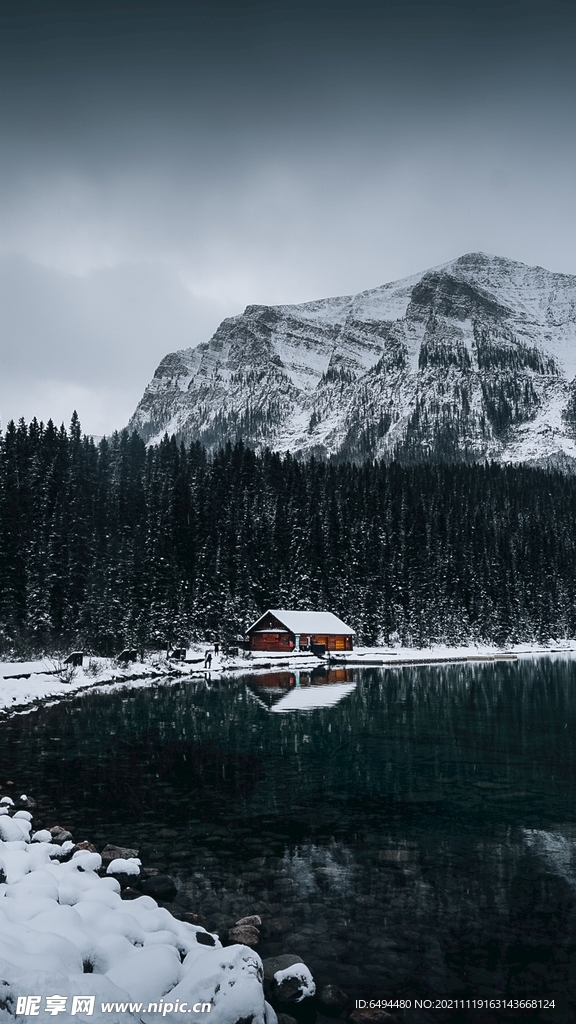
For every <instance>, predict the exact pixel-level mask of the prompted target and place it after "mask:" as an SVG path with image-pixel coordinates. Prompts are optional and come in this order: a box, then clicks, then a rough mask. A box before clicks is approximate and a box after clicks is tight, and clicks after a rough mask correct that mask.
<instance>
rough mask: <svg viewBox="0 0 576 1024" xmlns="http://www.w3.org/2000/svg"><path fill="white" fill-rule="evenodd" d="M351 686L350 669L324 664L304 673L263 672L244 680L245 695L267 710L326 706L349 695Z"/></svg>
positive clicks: (353, 683)
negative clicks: (245, 684) (246, 687)
mask: <svg viewBox="0 0 576 1024" xmlns="http://www.w3.org/2000/svg"><path fill="white" fill-rule="evenodd" d="M355 685H356V684H355V682H354V673H353V671H352V669H350V668H344V667H341V668H328V667H327V666H324V665H323V666H321V667H319V668H315V669H312V670H310V669H308V670H307V671H305V672H300V671H295V672H266V673H263V674H258V675H253V676H251V677H250V678H249V679H248V690H249V692H251V693H252V695H253V696H254V697H256V699H257V701H258V703H259V704H262V705H263V706H264V707H265V708H267V709H268V711H272V710H278V711H282V710H287V711H293V710H298V709H310V708H312V707H329V706H331V705H332V704H337V703H338V701H339V700H341V699H342V698H343V697H346V696H347V695H348V694H349V693H351V692H352V691H353V690H354V688H355ZM298 695H299V696H298Z"/></svg>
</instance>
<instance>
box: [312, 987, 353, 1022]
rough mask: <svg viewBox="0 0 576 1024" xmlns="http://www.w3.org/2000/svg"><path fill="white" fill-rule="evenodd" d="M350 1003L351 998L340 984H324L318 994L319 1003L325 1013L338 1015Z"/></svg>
mask: <svg viewBox="0 0 576 1024" xmlns="http://www.w3.org/2000/svg"><path fill="white" fill-rule="evenodd" d="M349 1004H350V998H349V997H348V996H347V995H346V993H345V992H343V991H342V989H341V988H338V985H324V986H323V987H322V989H321V990H320V992H319V994H318V1005H319V1007H320V1009H321V1010H322V1012H323V1013H326V1014H328V1016H329V1017H330V1016H336V1015H337V1014H339V1013H340V1012H341V1011H342V1010H344V1009H346V1007H347V1006H348V1005H349Z"/></svg>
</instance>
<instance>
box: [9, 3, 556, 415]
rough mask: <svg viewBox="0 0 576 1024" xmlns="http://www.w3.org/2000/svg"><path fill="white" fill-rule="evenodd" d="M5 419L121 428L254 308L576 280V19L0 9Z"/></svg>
mask: <svg viewBox="0 0 576 1024" xmlns="http://www.w3.org/2000/svg"><path fill="white" fill-rule="evenodd" d="M0 11H1V12H2V13H1V21H2V24H1V25H0V139H1V142H0V351H1V359H2V372H1V375H0V414H1V416H2V422H3V424H4V425H5V424H6V422H7V420H8V419H9V418H11V417H14V418H18V417H20V416H24V417H25V418H26V419H29V418H31V417H32V416H33V415H36V416H37V417H38V418H42V419H44V420H47V419H48V418H49V417H52V418H53V419H55V420H57V421H58V422H60V421H61V420H64V421H66V422H68V420H69V419H70V416H71V413H72V411H73V409H74V408H76V409H77V410H78V413H79V415H80V419H81V422H82V424H83V427H84V429H85V430H86V431H87V432H89V433H95V434H102V433H108V432H110V431H112V430H114V429H116V428H121V427H122V426H124V425H125V424H126V422H127V420H128V418H129V416H130V414H131V413H132V412H133V410H134V408H135V406H136V404H137V402H138V400H139V398H140V396H141V394H142V391H143V389H144V387H145V385H146V383H147V382H148V381H149V379H150V378H151V377H152V375H153V372H154V370H155V368H156V366H157V364H158V362H159V361H160V359H161V358H162V357H163V356H164V355H165V354H166V353H167V352H170V351H174V350H175V349H179V348H186V347H189V346H191V345H196V344H198V343H199V342H201V341H204V340H207V339H208V338H209V337H210V335H211V334H212V333H213V331H214V330H215V329H216V327H217V325H218V323H219V322H220V320H221V319H222V318H223V317H224V316H229V315H232V314H234V313H238V312H240V311H241V310H242V309H243V308H244V307H245V306H246V305H247V304H249V303H283V302H301V301H305V300H308V299H313V298H320V297H322V296H327V295H335V294H348V293H352V292H356V291H360V290H363V289H365V288H372V287H374V286H376V285H378V284H382V283H384V282H386V281H390V280H394V279H397V278H401V277H404V276H405V275H407V274H411V273H414V272H416V271H418V270H423V269H426V268H428V267H430V266H435V265H438V264H441V263H443V262H446V261H447V260H450V259H452V258H454V257H456V256H459V255H462V254H463V253H465V252H471V251H474V250H483V251H485V252H490V253H496V254H499V255H505V256H509V257H512V258H514V259H518V260H521V261H523V262H526V263H530V264H540V265H542V266H545V267H547V268H549V269H551V270H558V271H564V272H567V273H572V274H576V195H575V182H576V117H575V115H574V108H575V101H576V62H575V61H574V52H575V43H576V37H575V32H576V15H575V13H574V5H573V3H572V2H570V3H564V2H562V3H561V2H553V0H546V2H544V3H540V2H537V3H531V2H529V0H528V2H525V0H521V2H519V3H507V2H504V0H492V2H490V0H487V2H485V3H476V2H475V0H457V2H453V3H438V2H436V0H429V2H420V3H411V2H409V0H402V2H400V3H395V2H386V0H378V2H374V3H372V2H367V0H354V2H349V3H339V2H338V0H304V2H302V0H289V2H276V0H262V2H261V0H253V2H247V3H245V4H242V3H234V4H232V3H227V2H226V0H211V2H209V3H206V4H203V3H195V2H194V0H189V2H182V3H173V2H171V0H162V2H150V3H146V0H133V2H125V0H86V2H85V0H69V2H68V3H66V2H63V3H57V2H55V0H39V2H32V3H29V2H27V0H15V2H5V0H4V2H1V0H0Z"/></svg>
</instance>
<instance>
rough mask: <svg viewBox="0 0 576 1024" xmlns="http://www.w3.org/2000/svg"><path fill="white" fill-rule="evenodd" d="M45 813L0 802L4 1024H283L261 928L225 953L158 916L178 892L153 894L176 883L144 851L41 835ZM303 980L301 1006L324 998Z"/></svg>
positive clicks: (165, 914)
mask: <svg viewBox="0 0 576 1024" xmlns="http://www.w3.org/2000/svg"><path fill="white" fill-rule="evenodd" d="M36 807H37V805H36V802H35V801H34V799H32V798H30V797H28V796H27V795H25V794H22V795H21V796H20V797H16V799H15V800H14V799H12V797H9V796H3V797H1V798H0V1022H1V1024H8V1022H11V1024H14V1021H15V1020H23V1019H26V1017H28V1016H36V1017H37V1018H38V1020H40V1021H42V1020H48V1019H50V1018H51V1017H52V1016H53V1015H55V1014H58V1016H59V1018H60V1020H61V1021H68V1020H70V1021H72V1020H79V1021H84V1020H90V1021H92V1022H93V1024H97V1022H103V1021H106V1022H107V1024H120V1022H121V1021H130V1020H132V1021H139V1022H141V1024H155V1022H156V1021H160V1020H164V1019H165V1018H166V1017H168V1020H173V1021H176V1020H181V1019H182V1017H181V1014H182V1013H185V1012H188V1013H194V1012H195V1013H200V1012H211V1018H210V1019H211V1021H216V1022H217V1024H239V1022H240V1021H244V1020H251V1021H252V1022H253V1024H277V1017H276V1013H275V1012H274V1010H273V1009H272V1007H271V1006H270V1004H269V1003H268V1002H267V1001H266V998H265V988H266V987H267V986H266V972H265V965H264V964H263V962H262V960H261V958H260V957H259V955H258V954H257V953H256V952H255V951H254V949H253V948H251V946H253V945H255V944H257V941H258V936H259V933H258V930H257V928H254V927H253V925H254V923H255V922H257V923H258V924H261V921H260V918H257V917H254V918H246V919H245V920H244V921H239V922H237V924H236V926H235V927H234V928H233V929H231V930H230V931H229V936H228V945H226V946H223V945H222V943H221V941H220V938H219V936H218V935H217V934H215V933H213V932H208V931H207V930H206V929H205V928H203V927H202V926H201V925H199V924H196V923H192V922H191V921H190V920H181V919H180V915H176V914H175V912H174V913H173V912H172V910H171V909H169V907H167V906H160V905H159V903H158V902H157V900H158V899H160V900H166V899H171V898H172V895H174V894H175V893H176V888H175V886H174V888H173V893H172V894H170V893H166V892H164V893H163V895H162V896H161V895H159V894H158V893H157V890H158V884H156V890H154V889H153V890H152V891H154V893H155V895H156V899H154V898H153V897H152V895H150V894H149V893H148V892H147V890H146V883H147V882H148V886H149V888H150V883H160V882H161V881H162V882H163V883H164V885H165V883H166V882H172V879H170V878H168V877H164V876H162V878H161V877H160V876H158V875H156V876H155V873H154V872H153V871H147V870H146V869H143V868H142V863H141V861H140V860H139V858H138V856H137V854H138V851H137V850H122V849H121V848H117V847H107V848H106V849H104V850H103V851H102V853H101V854H100V853H98V852H97V851H96V848H95V847H94V846H93V845H92V844H91V843H90V842H88V841H83V842H81V843H79V844H74V842H73V841H72V837H71V834H70V833H69V832H68V831H67V830H66V829H64V828H61V827H60V826H58V825H55V826H52V827H51V828H47V827H45V826H44V827H42V825H43V822H41V821H40V822H38V825H39V826H40V827H39V828H38V827H36V828H35V827H34V818H33V813H32V812H33V811H34V810H35V809H36ZM150 876H152V877H150ZM172 884H173V885H174V883H172ZM133 886H138V888H133ZM188 916H189V917H195V915H188ZM247 924H250V925H251V926H250V927H246V925H247ZM239 926H240V927H239ZM247 943H250V945H248V944H247ZM302 968H304V965H303V964H302V963H298V964H297V965H296V967H295V968H294V965H292V969H291V970H290V969H289V970H288V971H287V972H284V973H287V975H288V976H289V978H290V979H291V981H292V985H294V981H296V982H297V991H298V992H299V991H302V998H304V997H308V996H312V995H314V992H315V988H314V984H313V982H312V978H311V976H310V977H309V979H305V980H308V982H309V983H308V984H307V985H305V986H302V985H300V981H299V978H300V975H301V974H302ZM304 970H305V971H307V968H304ZM308 974H309V972H308ZM282 980H283V979H282V978H279V976H278V975H277V974H274V976H273V979H272V986H271V991H273V992H274V991H276V990H275V989H274V981H277V982H278V984H277V985H276V989H277V994H279V995H281V994H282V989H281V982H282ZM268 987H270V986H268ZM304 989H305V990H304Z"/></svg>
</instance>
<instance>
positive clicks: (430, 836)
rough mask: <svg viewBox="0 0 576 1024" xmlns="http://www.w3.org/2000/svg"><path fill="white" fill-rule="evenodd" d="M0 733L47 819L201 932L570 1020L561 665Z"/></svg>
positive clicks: (272, 695)
mask: <svg viewBox="0 0 576 1024" xmlns="http://www.w3.org/2000/svg"><path fill="white" fill-rule="evenodd" d="M0 728H1V735H2V743H1V749H0V779H1V780H2V783H4V782H5V780H6V779H8V778H11V779H14V780H15V782H16V785H17V786H18V787H19V788H20V791H21V792H29V793H30V794H32V795H33V796H34V797H35V798H36V799H38V800H39V801H40V802H41V803H42V806H43V813H42V817H43V819H44V821H45V823H46V824H53V823H54V822H55V821H57V822H58V823H59V824H61V825H65V826H67V827H69V828H70V829H71V831H72V832H73V833H74V837H75V838H76V839H78V840H80V839H91V840H93V841H94V842H96V843H97V845H98V846H99V848H101V847H102V846H103V845H105V844H106V843H107V842H114V843H118V844H121V845H127V846H135V847H138V848H139V849H140V853H141V857H142V860H143V863H144V864H145V865H146V866H155V867H157V868H159V869H160V870H161V871H162V872H164V871H167V872H169V873H170V874H171V875H173V876H174V877H175V878H177V879H178V880H179V882H180V884H181V889H180V893H179V897H178V900H179V902H180V903H181V905H182V906H183V907H184V908H185V909H186V910H190V911H194V912H197V913H199V914H200V915H202V918H203V921H202V923H204V924H205V925H206V927H208V928H211V929H215V930H216V931H219V930H224V929H225V928H227V927H229V926H230V925H231V924H232V923H233V922H234V921H235V920H237V919H238V918H239V917H241V916H243V915H245V914H250V913H259V914H260V915H261V916H262V919H263V922H264V924H263V929H262V942H261V946H260V947H259V952H260V954H261V955H262V956H263V957H265V956H268V955H272V954H274V953H279V952H294V953H297V954H298V955H299V956H300V957H301V958H302V959H303V960H304V961H305V962H306V963H307V964H308V966H309V967H310V968H311V970H312V972H313V973H314V975H315V976H316V980H317V982H319V983H320V984H322V982H324V981H332V982H335V983H337V984H339V985H340V986H341V987H343V988H344V989H345V990H346V991H347V992H348V993H349V994H350V995H351V996H353V997H355V998H358V997H368V998H383V997H385V998H405V997H408V998H412V999H414V998H415V997H418V998H422V997H435V996H458V997H459V998H463V997H470V998H473V997H476V998H478V997H490V996H494V997H503V996H508V997H534V998H544V997H547V998H555V999H556V1007H557V1008H558V1007H559V1006H561V1007H565V1008H566V1007H567V1008H568V1010H567V1011H566V1010H565V1011H564V1014H560V1016H558V1015H557V1014H556V1015H550V1014H548V1013H544V1012H543V1011H542V1012H540V1011H536V1012H535V1013H532V1012H528V1011H524V1012H523V1013H522V1014H521V1015H520V1018H521V1019H522V1020H523V1021H528V1020H551V1019H566V1020H570V1019H576V904H575V895H576V856H575V852H576V661H571V660H562V659H558V660H554V659H542V660H534V661H532V660H527V661H519V662H517V663H501V664H498V663H495V664H494V663H490V664H466V665H443V666H427V667H406V668H396V669H385V670H384V669H363V670H339V671H338V672H337V673H335V674H332V675H331V676H327V675H324V676H322V675H321V674H320V675H315V676H314V677H312V678H311V677H310V675H308V676H304V675H301V676H300V677H299V678H297V677H296V676H295V675H294V674H291V673H288V672H285V673H276V674H271V675H268V676H266V675H253V676H244V677H242V678H234V679H228V680H224V681H210V680H203V681H199V680H194V681H186V682H178V683H172V682H170V681H166V683H163V684H160V685H158V686H157V687H155V688H142V689H137V690H132V691H124V692H113V691H110V690H108V691H107V690H102V691H99V692H91V693H89V694H86V695H85V696H83V697H79V698H77V699H73V700H70V701H69V702H66V703H64V704H59V705H55V706H53V707H48V708H44V709H41V710H39V711H34V712H31V713H29V714H26V715H19V716H16V717H14V718H12V719H10V720H8V721H4V722H2V724H1V726H0ZM3 792H7V790H6V788H3ZM570 1008H571V1009H570ZM566 1013H567V1014H568V1015H565V1014H566ZM428 1019H430V1020H433V1019H438V1020H443V1019H450V1020H451V1021H453V1022H456V1021H459V1020H468V1019H482V1020H483V1019H484V1018H480V1017H472V1016H470V1015H468V1014H466V1013H463V1014H459V1013H451V1014H449V1015H447V1016H446V1017H444V1016H443V1015H442V1014H441V1013H437V1014H435V1015H433V1016H431V1017H430V1018H428ZM485 1019H486V1020H488V1019H490V1020H508V1019H510V1020H512V1019H518V1018H517V1017H516V1015H515V1014H513V1013H512V1014H510V1015H508V1014H507V1013H500V1014H498V1015H497V1016H496V1017H490V1018H488V1017H487V1018H485Z"/></svg>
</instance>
